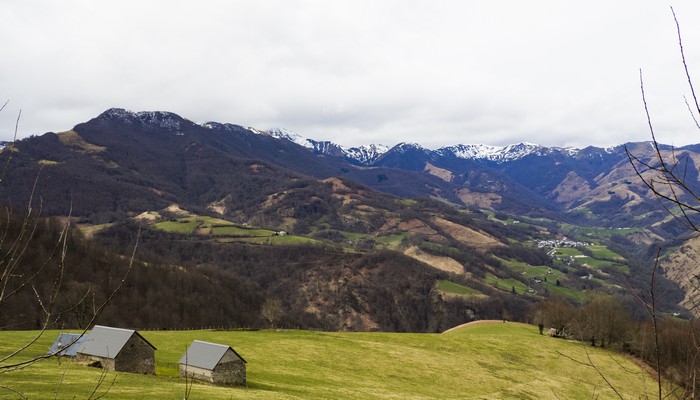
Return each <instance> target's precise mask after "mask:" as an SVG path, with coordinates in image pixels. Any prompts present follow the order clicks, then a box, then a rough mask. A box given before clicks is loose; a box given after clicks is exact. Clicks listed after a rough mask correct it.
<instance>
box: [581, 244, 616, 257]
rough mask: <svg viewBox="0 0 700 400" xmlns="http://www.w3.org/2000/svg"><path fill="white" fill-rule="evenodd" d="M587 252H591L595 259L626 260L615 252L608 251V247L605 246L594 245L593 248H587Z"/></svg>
mask: <svg viewBox="0 0 700 400" xmlns="http://www.w3.org/2000/svg"><path fill="white" fill-rule="evenodd" d="M586 249H587V250H590V252H591V253H592V254H593V257H595V258H607V259H611V260H624V258H623V257H622V256H621V255H619V254H617V253H615V252H614V251H612V250H610V249H608V248H607V247H606V246H603V245H592V246H587V247H586Z"/></svg>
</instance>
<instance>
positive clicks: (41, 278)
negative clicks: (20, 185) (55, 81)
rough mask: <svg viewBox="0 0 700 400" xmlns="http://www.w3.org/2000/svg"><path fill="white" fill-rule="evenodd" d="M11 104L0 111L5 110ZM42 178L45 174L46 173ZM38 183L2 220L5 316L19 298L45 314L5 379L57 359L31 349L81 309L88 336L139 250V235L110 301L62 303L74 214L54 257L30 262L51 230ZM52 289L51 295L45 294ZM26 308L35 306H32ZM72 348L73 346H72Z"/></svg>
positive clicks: (0, 302) (5, 366) (2, 370)
mask: <svg viewBox="0 0 700 400" xmlns="http://www.w3.org/2000/svg"><path fill="white" fill-rule="evenodd" d="M6 104H7V103H5V105H6ZM5 105H3V106H2V107H1V108H0V111H2V109H3V108H4V107H5ZM20 116H21V112H20V114H19V115H18V117H17V123H16V125H15V135H14V140H13V142H12V144H10V145H8V146H7V147H6V148H5V149H4V151H7V152H9V155H8V157H7V161H6V162H5V164H4V166H3V169H2V171H0V184H2V182H3V178H4V177H5V174H6V173H7V171H8V169H9V168H10V160H11V159H12V154H13V152H14V151H15V144H16V142H17V141H16V138H17V128H18V125H19V120H20ZM39 174H41V171H40V172H39ZM38 180H39V176H37V177H36V178H35V181H34V188H33V190H32V192H31V195H30V198H29V200H28V201H27V205H26V209H25V210H22V211H21V212H20V211H18V210H17V209H15V208H14V207H12V206H6V207H5V208H4V210H3V211H4V212H3V213H2V217H0V313H4V312H11V311H10V307H9V306H8V303H9V302H11V301H12V300H13V299H16V298H30V299H32V302H33V303H34V305H36V306H38V308H39V309H40V310H41V311H40V315H41V317H40V321H39V329H38V330H37V331H36V332H35V334H34V335H32V337H31V339H30V340H28V341H27V342H26V343H23V344H21V345H20V346H18V347H17V348H16V349H14V350H13V351H11V352H9V353H8V354H0V375H2V374H6V373H11V372H14V371H17V370H20V369H24V368H27V367H28V366H30V365H33V364H35V363H37V362H39V361H41V360H43V359H46V358H50V357H53V356H55V355H56V354H55V353H53V354H52V353H47V354H44V355H41V356H32V355H31V354H36V353H35V352H32V351H31V350H30V348H31V347H32V346H33V345H34V344H36V342H37V341H38V340H39V339H40V338H41V337H42V336H43V335H44V334H45V332H46V330H47V329H49V328H50V327H53V326H56V323H57V321H58V320H59V319H60V318H61V317H62V316H63V315H65V314H66V313H69V312H75V310H81V312H84V311H86V310H88V309H89V310H90V311H89V312H87V313H85V315H83V324H84V325H82V327H83V329H84V330H83V332H82V333H83V334H85V332H86V330H87V329H88V328H89V327H90V326H92V325H93V324H94V322H95V320H96V319H97V318H98V317H99V315H100V314H101V313H102V311H103V310H104V309H105V307H106V306H107V304H108V303H109V302H110V300H111V299H112V298H113V297H114V296H115V295H116V293H117V292H118V291H119V289H120V288H121V287H122V285H123V284H124V282H125V281H126V279H127V277H128V275H129V272H130V271H131V268H132V266H133V263H134V259H135V256H136V250H137V248H138V236H137V241H136V244H135V245H134V247H133V252H132V254H131V257H130V259H129V262H128V266H127V268H126V272H125V273H124V275H122V276H121V278H120V279H119V280H118V281H117V283H116V285H115V286H114V287H112V288H110V291H109V292H108V293H107V294H106V297H105V298H104V300H102V301H100V302H98V303H97V304H95V303H93V304H92V305H91V307H86V304H87V301H88V299H89V294H90V290H86V291H85V293H83V294H82V295H78V296H76V297H74V298H73V300H72V301H71V302H70V303H69V304H65V302H64V303H62V302H61V301H59V295H60V294H61V293H62V292H64V291H65V289H66V288H65V286H64V284H63V278H64V273H65V271H66V255H67V254H68V251H69V250H70V249H69V248H68V238H69V235H70V231H71V229H72V227H71V223H70V220H71V218H70V213H69V218H67V222H65V224H64V225H63V226H62V228H61V229H60V232H59V235H58V238H57V239H56V241H55V243H54V244H53V248H52V249H51V251H50V252H49V254H48V255H47V256H46V257H45V258H43V259H41V260H39V261H38V262H37V261H36V259H35V258H33V259H32V260H30V259H29V258H30V257H28V255H29V254H31V253H32V252H33V250H34V245H35V240H36V236H35V235H36V234H37V232H38V231H39V230H42V229H45V227H44V226H42V224H45V223H46V219H45V218H44V216H43V215H42V210H43V199H42V198H41V196H39V195H37V182H38ZM139 236H140V232H139ZM47 286H48V288H49V289H48V290H46V289H45V288H46V287H47ZM26 306H27V307H29V306H30V305H29V304H27V305H26ZM7 328H11V327H7V326H0V329H7ZM76 340H77V339H76ZM71 344H73V343H69V344H68V345H71ZM58 351H60V350H57V352H58ZM103 382H104V377H103V378H102V379H100V380H99V381H98V382H97V384H96V386H95V389H94V391H93V393H92V395H91V397H94V396H95V393H96V391H97V390H98V389H99V388H100V386H101V385H102V384H103ZM110 387H111V385H110ZM0 390H4V391H9V392H11V393H13V395H17V396H20V397H24V396H23V395H22V393H21V391H20V390H17V389H15V388H11V387H7V386H4V385H1V384H0ZM107 390H109V389H107Z"/></svg>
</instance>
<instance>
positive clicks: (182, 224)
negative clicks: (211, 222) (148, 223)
mask: <svg viewBox="0 0 700 400" xmlns="http://www.w3.org/2000/svg"><path fill="white" fill-rule="evenodd" d="M153 226H154V227H155V228H156V229H160V230H162V231H166V232H174V233H182V234H185V235H187V234H190V233H192V232H194V229H195V228H196V227H197V226H198V223H197V220H196V219H195V218H184V219H181V220H178V221H163V222H156V223H155V224H154V225H153Z"/></svg>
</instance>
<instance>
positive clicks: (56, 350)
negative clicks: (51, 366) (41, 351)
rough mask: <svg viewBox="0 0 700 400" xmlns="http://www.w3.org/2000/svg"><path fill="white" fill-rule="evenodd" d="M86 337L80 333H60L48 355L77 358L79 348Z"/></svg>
mask: <svg viewBox="0 0 700 400" xmlns="http://www.w3.org/2000/svg"><path fill="white" fill-rule="evenodd" d="M85 337H86V336H85V335H81V334H80V333H60V334H59V335H58V337H57V338H56V340H55V341H54V342H53V344H52V345H51V347H50V348H49V352H48V353H47V354H55V355H59V356H68V357H75V355H76V352H77V351H78V347H80V344H81V343H82V342H83V340H85Z"/></svg>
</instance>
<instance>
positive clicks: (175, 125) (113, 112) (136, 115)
mask: <svg viewBox="0 0 700 400" xmlns="http://www.w3.org/2000/svg"><path fill="white" fill-rule="evenodd" d="M100 117H103V118H108V119H111V120H116V121H119V122H122V123H125V124H133V123H134V122H141V123H142V124H144V125H152V126H157V127H160V128H165V129H168V130H172V131H179V130H180V121H182V118H180V117H179V116H177V115H176V114H173V113H169V112H165V111H140V112H133V111H129V110H125V109H123V108H110V109H109V110H107V111H105V112H103V113H102V114H101V115H100Z"/></svg>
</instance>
